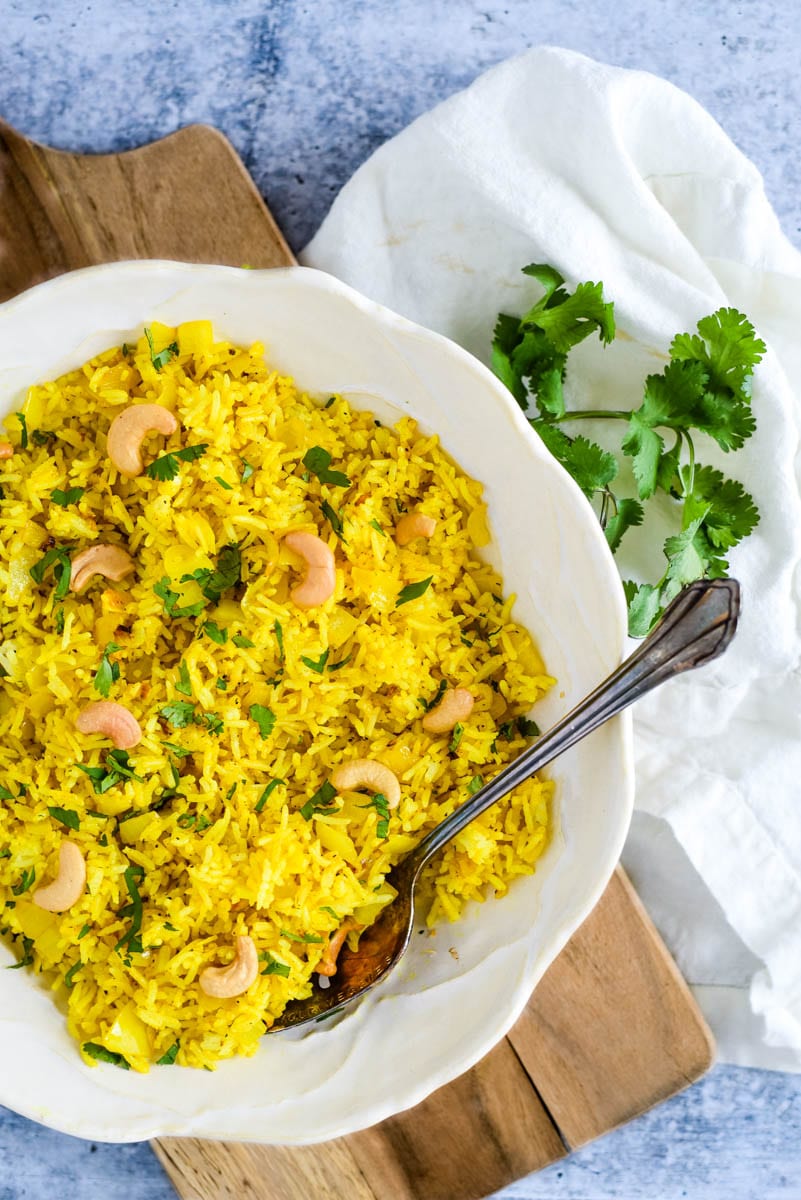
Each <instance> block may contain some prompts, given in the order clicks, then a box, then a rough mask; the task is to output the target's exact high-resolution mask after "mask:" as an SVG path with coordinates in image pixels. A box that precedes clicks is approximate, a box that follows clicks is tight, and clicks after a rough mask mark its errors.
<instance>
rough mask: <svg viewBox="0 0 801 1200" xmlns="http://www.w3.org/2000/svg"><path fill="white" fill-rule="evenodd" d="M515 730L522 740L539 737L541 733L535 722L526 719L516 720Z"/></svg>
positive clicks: (519, 718)
mask: <svg viewBox="0 0 801 1200" xmlns="http://www.w3.org/2000/svg"><path fill="white" fill-rule="evenodd" d="M517 729H518V732H519V734H520V736H521V737H524V738H530V737H539V736H540V732H541V730H540V727H539V725H538V724H537V722H536V721H532V720H530V719H529V718H528V717H518V718H517Z"/></svg>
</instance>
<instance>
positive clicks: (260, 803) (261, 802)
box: [254, 779, 286, 813]
mask: <svg viewBox="0 0 801 1200" xmlns="http://www.w3.org/2000/svg"><path fill="white" fill-rule="evenodd" d="M279 785H280V786H281V787H286V780H284V779H271V780H270V782H269V783H268V784H267V787H266V788H265V789H264V791H263V792H262V794H261V795H260V796H259V798H258V800H257V801H256V807H255V809H254V812H257V813H260V812H261V811H262V809H263V808H264V806H265V804H266V803H267V801H268V800H269V799H270V796H272V794H273V792H274V791H275V789H276V788H277V787H278V786H279Z"/></svg>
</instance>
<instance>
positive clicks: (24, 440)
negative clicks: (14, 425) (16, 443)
mask: <svg viewBox="0 0 801 1200" xmlns="http://www.w3.org/2000/svg"><path fill="white" fill-rule="evenodd" d="M14 416H15V417H16V418H17V420H18V421H19V427H20V448H21V449H22V450H27V449H28V422H27V420H26V418H25V413H21V412H18V413H14Z"/></svg>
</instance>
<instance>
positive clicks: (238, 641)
mask: <svg viewBox="0 0 801 1200" xmlns="http://www.w3.org/2000/svg"><path fill="white" fill-rule="evenodd" d="M231 641H232V642H233V643H234V645H235V646H239V648H240V650H246V649H249V648H250V647H251V646H255V645H256V643H255V642H251V640H250V638H249V637H245V635H244V633H235V634H234V636H233V637H232V638H231Z"/></svg>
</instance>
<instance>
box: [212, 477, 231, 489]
mask: <svg viewBox="0 0 801 1200" xmlns="http://www.w3.org/2000/svg"><path fill="white" fill-rule="evenodd" d="M214 480H215V482H216V483H219V485H220V487H221V488H225V490H226V492H232V491H233V490H234V485H233V484H232V483H227V482H226V480H224V479H223V477H222V475H215V476H214Z"/></svg>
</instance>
